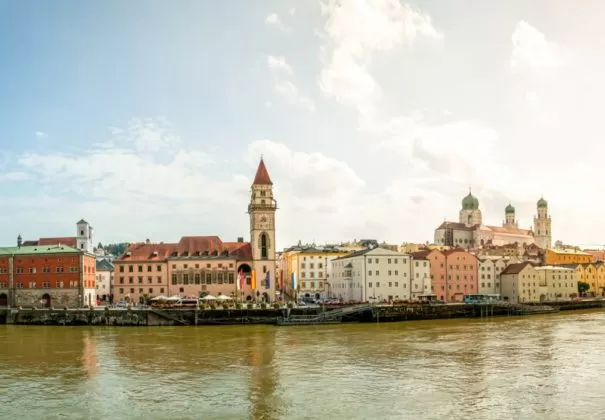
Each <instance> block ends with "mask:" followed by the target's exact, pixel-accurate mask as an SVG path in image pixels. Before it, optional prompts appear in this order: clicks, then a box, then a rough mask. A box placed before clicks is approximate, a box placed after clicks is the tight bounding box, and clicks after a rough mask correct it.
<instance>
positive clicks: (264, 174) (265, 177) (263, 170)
mask: <svg viewBox="0 0 605 420" xmlns="http://www.w3.org/2000/svg"><path fill="white" fill-rule="evenodd" d="M252 185H273V182H271V178H270V177H269V172H268V171H267V167H266V166H265V161H264V160H263V158H262V156H261V158H260V162H259V164H258V169H257V170H256V176H255V177H254V182H253V183H252Z"/></svg>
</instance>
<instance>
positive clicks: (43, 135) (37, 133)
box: [36, 131, 48, 139]
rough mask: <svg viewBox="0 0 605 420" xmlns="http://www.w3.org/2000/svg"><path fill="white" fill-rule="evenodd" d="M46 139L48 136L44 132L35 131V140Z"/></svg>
mask: <svg viewBox="0 0 605 420" xmlns="http://www.w3.org/2000/svg"><path fill="white" fill-rule="evenodd" d="M47 137H48V134H47V133H45V132H44V131H36V138H37V139H45V138H47Z"/></svg>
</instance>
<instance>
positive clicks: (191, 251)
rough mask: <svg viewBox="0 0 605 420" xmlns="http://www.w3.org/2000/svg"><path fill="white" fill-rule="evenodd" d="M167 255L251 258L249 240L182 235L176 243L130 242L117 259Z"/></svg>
mask: <svg viewBox="0 0 605 420" xmlns="http://www.w3.org/2000/svg"><path fill="white" fill-rule="evenodd" d="M169 257H193V258H203V257H223V258H235V259H237V260H240V261H249V260H251V259H252V247H251V246H250V243H249V242H223V241H221V238H219V237H218V236H183V237H182V238H181V240H180V241H179V242H178V243H169V244H147V243H136V244H130V245H129V246H128V248H127V249H126V252H124V255H122V256H121V257H120V258H118V260H117V261H163V260H166V259H167V258H169Z"/></svg>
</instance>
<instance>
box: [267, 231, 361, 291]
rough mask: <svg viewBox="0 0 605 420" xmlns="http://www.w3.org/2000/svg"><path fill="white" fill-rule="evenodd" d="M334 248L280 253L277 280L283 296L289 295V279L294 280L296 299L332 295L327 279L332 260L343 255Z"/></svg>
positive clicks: (311, 247) (308, 247) (300, 246)
mask: <svg viewBox="0 0 605 420" xmlns="http://www.w3.org/2000/svg"><path fill="white" fill-rule="evenodd" d="M348 253H349V252H347V251H346V250H344V249H341V248H339V247H338V246H316V245H315V244H312V245H303V244H301V243H300V242H299V244H298V245H296V246H292V247H290V248H287V249H284V251H283V252H282V253H281V254H280V258H279V262H278V269H277V271H278V278H279V279H280V284H283V285H284V286H285V287H284V288H283V289H284V290H285V291H286V293H288V294H292V293H291V286H292V283H291V278H292V275H294V277H295V279H297V282H296V283H297V284H296V286H297V287H296V290H295V292H297V293H298V296H299V297H304V298H315V299H320V298H327V297H331V296H332V295H333V293H332V285H331V279H332V277H333V273H332V264H331V263H332V260H334V259H335V258H338V257H343V256H345V255H347V254H348Z"/></svg>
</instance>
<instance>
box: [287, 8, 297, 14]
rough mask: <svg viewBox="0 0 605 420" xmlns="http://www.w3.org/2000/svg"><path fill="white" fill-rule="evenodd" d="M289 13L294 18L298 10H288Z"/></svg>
mask: <svg viewBox="0 0 605 420" xmlns="http://www.w3.org/2000/svg"><path fill="white" fill-rule="evenodd" d="M288 13H290V15H292V16H294V15H295V14H296V9H295V8H294V7H292V8H291V9H290V10H288Z"/></svg>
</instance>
